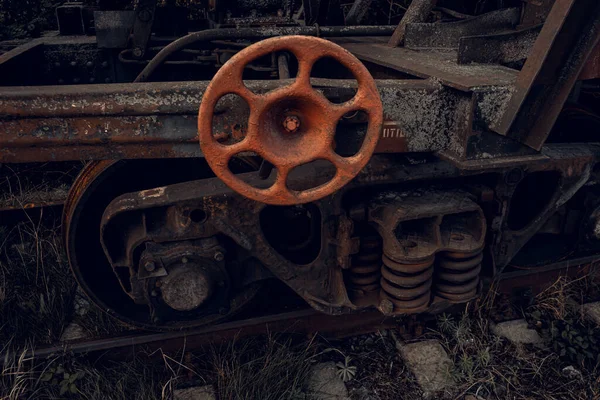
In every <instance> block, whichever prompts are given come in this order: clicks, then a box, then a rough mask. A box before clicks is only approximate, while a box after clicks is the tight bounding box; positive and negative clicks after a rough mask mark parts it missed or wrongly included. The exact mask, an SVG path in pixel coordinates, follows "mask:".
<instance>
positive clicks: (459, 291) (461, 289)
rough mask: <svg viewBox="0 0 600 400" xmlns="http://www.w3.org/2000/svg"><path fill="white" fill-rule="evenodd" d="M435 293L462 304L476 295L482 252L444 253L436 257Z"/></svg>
mask: <svg viewBox="0 0 600 400" xmlns="http://www.w3.org/2000/svg"><path fill="white" fill-rule="evenodd" d="M438 260H439V264H438V268H437V272H436V284H435V293H436V294H437V295H438V296H440V297H443V298H445V299H447V300H450V301H453V302H454V301H455V302H462V301H466V300H469V299H471V298H473V297H475V296H476V295H477V289H478V288H479V275H480V272H481V261H482V260H483V250H478V251H476V252H471V253H461V252H445V253H442V254H440V255H439V256H438Z"/></svg>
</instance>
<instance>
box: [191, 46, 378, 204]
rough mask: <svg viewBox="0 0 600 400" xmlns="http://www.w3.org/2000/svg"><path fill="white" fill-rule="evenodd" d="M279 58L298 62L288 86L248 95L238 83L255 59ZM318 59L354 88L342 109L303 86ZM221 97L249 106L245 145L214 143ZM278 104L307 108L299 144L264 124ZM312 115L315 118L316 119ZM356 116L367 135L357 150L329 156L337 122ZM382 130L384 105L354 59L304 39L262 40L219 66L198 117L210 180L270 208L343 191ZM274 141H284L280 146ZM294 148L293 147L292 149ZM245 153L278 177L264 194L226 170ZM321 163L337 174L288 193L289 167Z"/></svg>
mask: <svg viewBox="0 0 600 400" xmlns="http://www.w3.org/2000/svg"><path fill="white" fill-rule="evenodd" d="M278 51H290V52H291V53H293V54H294V55H295V56H296V58H297V59H298V62H299V71H298V76H297V77H296V79H295V81H294V82H293V83H291V84H290V85H287V86H284V87H281V88H278V89H275V90H273V91H271V92H268V93H267V94H263V95H259V94H255V93H253V92H251V91H250V90H249V89H248V88H247V87H246V86H245V85H244V83H243V80H242V74H243V70H244V66H245V65H246V64H248V63H249V62H251V61H252V60H254V59H256V58H259V57H262V56H265V55H268V54H270V53H273V52H278ZM324 57H330V58H333V59H335V60H337V61H339V62H340V63H341V64H342V65H343V66H345V67H346V68H347V69H348V70H349V71H350V72H351V73H352V74H353V75H354V77H355V78H356V80H357V82H358V90H357V93H356V95H355V96H354V97H353V98H352V99H350V100H348V101H346V102H345V103H342V104H334V103H331V102H330V101H329V100H328V99H326V98H325V97H324V96H323V95H322V94H320V93H318V92H316V90H315V89H314V88H313V87H312V86H311V84H310V73H311V71H312V67H313V66H314V64H315V62H316V61H317V60H319V59H321V58H324ZM228 94H235V95H238V96H240V97H242V98H243V99H244V100H245V101H246V102H247V103H248V104H249V106H250V117H249V120H248V132H247V134H246V136H245V138H244V139H242V140H241V141H240V142H237V143H235V144H232V145H224V144H221V143H219V142H218V141H217V140H216V138H215V137H214V136H213V113H214V109H215V106H216V104H217V102H218V101H219V99H221V98H222V97H223V96H225V95H228ZM284 99H294V100H295V101H299V102H300V104H310V107H309V106H306V107H309V108H310V109H311V110H313V111H312V112H310V113H308V114H307V115H305V116H304V117H305V120H306V121H307V123H308V124H309V128H310V127H312V128H313V129H312V130H310V129H307V130H306V131H305V132H302V133H301V135H302V138H306V140H304V141H303V139H302V138H301V139H296V138H292V139H290V138H289V136H286V134H285V133H282V134H281V135H280V134H279V133H278V132H277V129H276V128H274V127H275V125H276V122H275V123H274V124H273V123H270V124H269V125H265V118H273V117H271V116H267V114H268V113H269V111H270V110H271V109H273V108H274V107H276V106H277V104H280V103H281V102H282V101H284ZM315 105H316V107H315ZM315 109H319V110H320V111H321V112H320V113H319V112H316V111H314V110H315ZM355 111H362V112H364V113H366V115H367V120H368V128H367V132H366V135H365V137H364V140H363V143H362V146H361V148H360V150H358V152H357V153H356V154H355V155H353V156H350V157H342V156H340V155H338V154H336V153H335V151H334V150H333V146H332V144H333V138H334V135H335V127H336V125H337V122H338V121H339V119H341V118H342V116H343V115H345V114H347V113H348V112H355ZM277 117H280V116H277ZM273 121H275V120H273ZM273 121H271V122H273ZM382 126H383V105H382V103H381V98H380V96H379V92H378V90H377V86H376V85H375V81H374V80H373V77H372V76H371V74H370V73H369V71H368V70H367V69H366V67H365V66H364V65H363V64H362V63H361V62H360V61H359V60H358V59H357V58H356V57H355V56H354V55H352V54H351V53H350V52H348V51H347V50H345V49H343V48H342V47H340V46H338V45H337V44H334V43H332V42H329V41H327V40H323V39H319V38H314V37H306V36H285V37H277V38H271V39H267V40H263V41H261V42H258V43H256V44H254V45H251V46H249V47H247V48H245V49H244V50H242V51H240V52H239V53H237V54H236V55H234V56H233V57H232V58H231V59H230V60H229V61H228V62H227V63H225V65H223V66H222V67H221V69H220V70H219V71H218V72H217V74H215V76H214V78H213V79H212V81H211V83H210V84H209V85H208V87H207V89H206V92H205V93H204V96H203V98H202V103H201V105H200V110H199V114H198V132H199V141H200V146H201V149H202V152H203V154H204V157H205V158H206V160H207V162H208V164H209V166H210V167H211V169H212V170H213V172H214V173H215V175H217V176H218V177H219V178H220V179H221V180H222V181H223V182H224V183H225V184H226V185H228V186H229V187H230V188H231V189H233V190H235V191H236V192H238V193H239V194H241V195H243V196H245V197H248V198H250V199H253V200H256V201H260V202H263V203H267V204H272V205H292V204H302V203H307V202H311V201H315V200H318V199H321V198H323V197H326V196H328V195H330V194H332V193H334V192H335V191H336V190H338V189H340V188H341V187H343V186H344V185H346V184H347V183H348V182H350V181H351V180H352V179H353V178H354V177H355V176H356V175H357V174H358V173H359V172H360V171H361V170H362V169H363V168H364V167H365V165H366V164H367V163H368V161H369V159H370V158H371V156H372V154H373V152H374V151H375V147H376V146H377V142H378V140H379V137H380V132H381V128H382ZM267 128H268V129H267ZM280 136H281V137H283V138H284V139H282V140H280ZM297 137H299V136H297ZM274 142H277V143H274ZM287 143H291V144H292V146H291V148H292V151H290V150H289V148H290V146H286V144H287ZM299 143H300V145H298V144H299ZM307 143H308V144H307ZM294 144H295V145H298V147H297V148H294V147H293V145H294ZM294 150H295V151H294ZM245 151H252V152H254V153H257V154H259V155H260V156H261V157H262V158H263V159H265V160H267V161H269V162H270V163H271V164H273V165H274V166H275V168H277V178H276V180H275V182H274V184H273V185H272V186H270V187H269V188H266V189H264V188H256V187H254V186H251V185H249V184H248V183H246V182H244V181H242V180H240V179H239V178H237V177H236V176H235V175H234V174H233V173H232V172H231V171H230V170H229V168H228V162H229V160H230V159H231V158H232V157H235V156H236V155H237V154H240V153H243V152H245ZM320 159H323V160H327V161H329V162H331V163H332V164H333V165H334V166H335V168H336V173H335V175H334V177H333V178H332V179H331V180H330V181H328V182H326V183H324V184H322V185H320V186H317V187H315V188H311V189H306V190H302V191H294V190H291V189H289V188H288V186H287V177H288V174H289V173H290V171H291V170H292V169H293V168H295V167H298V166H301V165H305V164H307V163H309V162H312V161H315V160H320Z"/></svg>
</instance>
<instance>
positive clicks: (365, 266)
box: [348, 236, 382, 293]
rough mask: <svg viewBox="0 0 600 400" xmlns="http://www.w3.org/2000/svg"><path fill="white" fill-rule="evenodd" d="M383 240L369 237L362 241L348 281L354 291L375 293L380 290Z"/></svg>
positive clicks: (353, 260)
mask: <svg viewBox="0 0 600 400" xmlns="http://www.w3.org/2000/svg"><path fill="white" fill-rule="evenodd" d="M381 248H382V244H381V239H380V238H379V237H377V236H367V237H364V238H361V239H360V247H359V251H358V253H357V254H356V255H354V256H353V257H352V266H351V267H350V271H349V277H348V280H349V282H350V286H351V287H350V289H351V290H353V291H358V292H361V293H364V292H373V291H376V290H378V289H379V277H380V276H381V252H382V250H381Z"/></svg>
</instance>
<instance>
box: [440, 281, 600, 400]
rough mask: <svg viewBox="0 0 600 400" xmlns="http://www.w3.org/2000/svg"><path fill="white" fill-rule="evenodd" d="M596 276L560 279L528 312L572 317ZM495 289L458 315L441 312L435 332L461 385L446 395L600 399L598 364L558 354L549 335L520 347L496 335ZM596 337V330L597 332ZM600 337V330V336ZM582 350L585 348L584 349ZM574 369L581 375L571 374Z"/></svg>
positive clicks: (555, 316)
mask: <svg viewBox="0 0 600 400" xmlns="http://www.w3.org/2000/svg"><path fill="white" fill-rule="evenodd" d="M594 285H595V283H594V278H593V276H592V275H588V276H586V277H584V278H580V279H575V280H570V279H566V278H560V279H559V280H557V281H556V282H555V283H554V284H553V285H552V286H551V287H549V288H548V289H547V290H545V291H544V292H543V293H541V294H540V295H538V296H537V297H536V298H535V299H533V304H532V305H531V306H530V307H528V308H527V309H526V310H522V312H523V313H526V314H527V315H530V312H531V311H532V310H543V312H544V313H546V315H548V316H551V317H552V318H553V319H554V320H555V321H569V320H570V319H571V318H573V317H574V316H575V315H577V313H578V312H579V310H580V306H579V304H580V303H579V301H582V300H584V299H586V298H587V296H588V294H589V293H590V290H591V289H593V288H594ZM496 297H497V296H496V294H495V292H494V290H491V291H490V293H489V294H488V295H487V296H485V297H484V298H482V299H481V300H480V301H479V303H478V304H477V305H471V306H470V307H469V306H467V307H465V311H464V313H463V314H462V315H459V316H449V315H442V316H440V317H439V318H438V321H437V327H436V328H437V329H435V330H434V331H433V332H432V333H431V334H430V336H431V337H433V338H436V339H438V340H439V341H440V342H441V343H442V344H443V346H444V347H445V348H446V350H447V352H448V354H449V355H450V357H451V359H453V361H454V368H453V370H452V371H449V373H450V374H451V376H452V378H453V379H454V380H455V382H456V384H457V389H456V390H454V391H452V392H451V393H446V397H447V398H461V397H462V396H464V395H465V394H467V393H469V394H473V395H478V396H481V397H482V398H485V399H488V400H491V399H508V398H510V399H577V400H584V399H586V400H589V399H600V374H599V372H600V371H599V369H598V365H594V364H590V363H577V362H576V359H577V357H574V358H569V357H568V356H567V357H565V355H564V354H563V355H561V353H560V352H557V351H556V350H557V348H558V349H560V346H556V341H557V337H553V336H551V335H550V336H546V335H543V334H542V337H543V338H544V339H545V343H544V345H540V346H534V345H518V344H512V343H510V342H508V341H506V340H505V339H502V338H499V337H497V336H495V335H494V334H493V333H492V331H491V323H490V313H491V312H493V310H494V308H495V307H496V306H497V304H496V303H497V301H498V300H497V298H496ZM594 335H595V334H594ZM597 337H599V338H600V331H599V332H598V336H597ZM579 350H581V349H579ZM566 367H570V368H573V369H574V370H575V371H578V372H579V374H575V375H573V374H569V373H567V372H568V371H569V369H567V370H565V368H566Z"/></svg>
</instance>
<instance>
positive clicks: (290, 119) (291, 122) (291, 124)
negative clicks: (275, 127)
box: [283, 115, 300, 133]
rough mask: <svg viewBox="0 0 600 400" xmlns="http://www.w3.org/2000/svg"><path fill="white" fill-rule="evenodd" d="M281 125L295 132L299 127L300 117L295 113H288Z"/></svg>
mask: <svg viewBox="0 0 600 400" xmlns="http://www.w3.org/2000/svg"><path fill="white" fill-rule="evenodd" d="M283 127H284V128H285V130H286V131H288V132H289V133H295V132H297V131H298V129H300V118H298V117H297V116H295V115H288V116H287V117H285V119H284V120H283Z"/></svg>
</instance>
